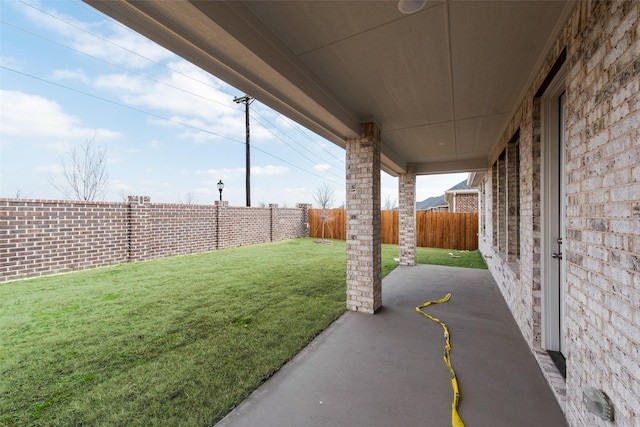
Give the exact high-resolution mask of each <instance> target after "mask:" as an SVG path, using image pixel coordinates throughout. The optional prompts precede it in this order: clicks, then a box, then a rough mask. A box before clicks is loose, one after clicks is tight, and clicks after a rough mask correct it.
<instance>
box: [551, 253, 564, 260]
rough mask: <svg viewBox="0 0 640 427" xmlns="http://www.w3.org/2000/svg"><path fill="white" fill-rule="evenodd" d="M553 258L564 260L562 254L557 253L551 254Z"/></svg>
mask: <svg viewBox="0 0 640 427" xmlns="http://www.w3.org/2000/svg"><path fill="white" fill-rule="evenodd" d="M551 258H557V259H562V252H560V253H557V252H554V253H552V254H551Z"/></svg>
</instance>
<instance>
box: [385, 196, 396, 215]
mask: <svg viewBox="0 0 640 427" xmlns="http://www.w3.org/2000/svg"><path fill="white" fill-rule="evenodd" d="M395 207H396V199H393V200H391V197H390V196H389V195H388V194H387V195H386V196H385V198H384V205H383V206H382V210H383V211H390V210H392V209H393V208H395Z"/></svg>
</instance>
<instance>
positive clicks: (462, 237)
mask: <svg viewBox="0 0 640 427" xmlns="http://www.w3.org/2000/svg"><path fill="white" fill-rule="evenodd" d="M381 214H382V215H381V225H380V232H381V238H382V243H390V244H398V211H382V212H381ZM325 217H326V221H325V230H324V237H325V238H327V239H338V240H345V239H346V235H347V232H346V225H347V221H346V212H345V210H344V209H328V210H327V211H326V212H325ZM309 235H310V236H311V237H316V238H319V237H322V210H321V209H310V210H309ZM416 245H417V246H420V247H428V248H444V249H457V250H469V251H474V250H476V249H478V214H477V213H450V212H423V211H418V212H416Z"/></svg>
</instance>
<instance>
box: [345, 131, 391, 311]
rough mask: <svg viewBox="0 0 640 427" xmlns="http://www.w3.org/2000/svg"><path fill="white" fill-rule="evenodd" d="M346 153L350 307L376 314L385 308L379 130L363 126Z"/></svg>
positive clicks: (348, 144) (351, 140) (348, 289)
mask: <svg viewBox="0 0 640 427" xmlns="http://www.w3.org/2000/svg"><path fill="white" fill-rule="evenodd" d="M346 151H347V153H346V156H347V308H348V309H349V310H352V311H360V312H364V313H369V314H373V313H375V311H376V310H377V309H378V308H380V307H381V306H382V278H381V255H380V243H381V239H380V129H379V128H378V127H377V126H376V125H375V124H374V123H364V124H363V125H362V132H361V136H360V137H359V138H352V139H347V141H346Z"/></svg>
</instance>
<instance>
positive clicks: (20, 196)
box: [15, 188, 29, 199]
mask: <svg viewBox="0 0 640 427" xmlns="http://www.w3.org/2000/svg"><path fill="white" fill-rule="evenodd" d="M28 197H29V195H28V194H24V193H23V192H22V189H20V188H16V197H15V198H16V199H26V198H28Z"/></svg>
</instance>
